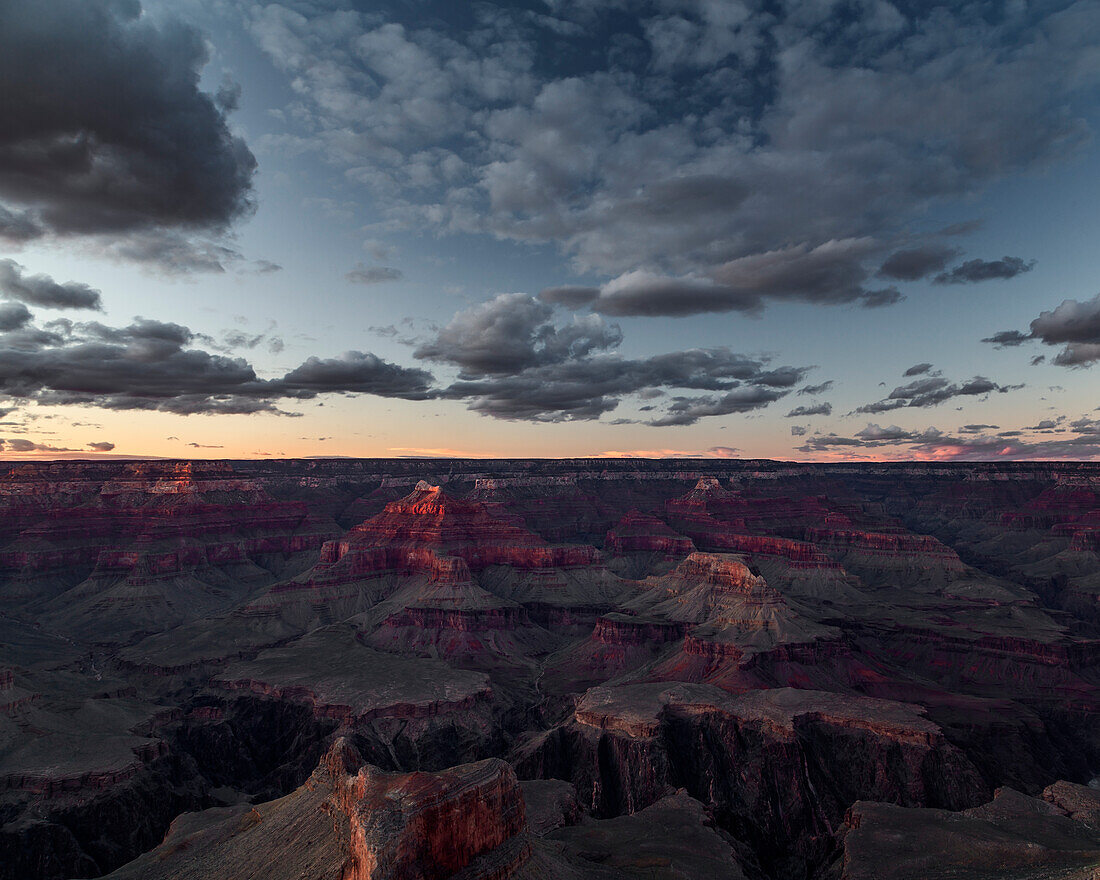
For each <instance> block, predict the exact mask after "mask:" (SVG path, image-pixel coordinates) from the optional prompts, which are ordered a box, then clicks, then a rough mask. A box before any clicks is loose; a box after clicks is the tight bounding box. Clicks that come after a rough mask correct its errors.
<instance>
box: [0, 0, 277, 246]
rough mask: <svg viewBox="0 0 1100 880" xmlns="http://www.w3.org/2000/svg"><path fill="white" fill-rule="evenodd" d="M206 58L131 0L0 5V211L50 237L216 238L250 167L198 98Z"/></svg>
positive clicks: (239, 145) (206, 100)
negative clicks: (156, 232)
mask: <svg viewBox="0 0 1100 880" xmlns="http://www.w3.org/2000/svg"><path fill="white" fill-rule="evenodd" d="M206 60H207V50H206V46H205V43H204V41H203V38H202V35H201V34H199V33H198V32H197V31H196V30H195V29H194V28H192V27H190V26H187V25H184V24H182V23H180V22H178V21H173V20H163V21H160V20H157V19H155V18H154V17H152V16H150V15H148V14H145V15H143V14H142V9H141V5H140V4H139V3H138V2H137V0H51V2H49V3H22V2H4V3H0V106H3V108H4V114H3V115H4V124H3V125H2V126H0V201H3V202H6V203H7V205H8V210H9V211H10V210H11V209H12V206H13V205H14V206H18V207H19V208H22V209H26V210H27V211H29V212H30V218H33V219H30V218H28V219H29V222H33V223H35V224H40V225H42V226H44V227H46V228H48V229H49V230H51V231H53V232H55V233H58V234H87V233H104V232H126V231H131V230H143V229H146V228H149V227H164V228H179V229H188V230H209V229H215V230H218V229H224V228H225V227H226V226H227V225H228V224H229V223H231V222H232V221H233V220H234V219H235V218H236V217H238V216H239V215H240V214H242V213H243V212H244V211H246V210H247V209H248V207H249V193H250V188H251V182H252V174H253V171H254V169H255V167H256V161H255V159H254V158H253V156H252V153H251V152H249V150H248V148H247V147H246V146H245V144H244V142H243V141H242V140H241V139H240V138H237V137H234V136H233V135H232V134H231V133H230V131H229V129H228V127H227V125H226V119H225V110H224V108H223V107H220V106H219V105H218V104H217V102H216V101H215V100H214V98H212V97H211V96H210V95H208V94H205V93H203V92H201V91H200V90H199V87H198V79H199V71H200V69H201V68H202V67H203V65H204V64H205V63H206Z"/></svg>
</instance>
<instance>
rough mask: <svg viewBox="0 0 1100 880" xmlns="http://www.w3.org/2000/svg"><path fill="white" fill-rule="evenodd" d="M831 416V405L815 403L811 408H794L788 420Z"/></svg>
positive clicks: (788, 415) (788, 414)
mask: <svg viewBox="0 0 1100 880" xmlns="http://www.w3.org/2000/svg"><path fill="white" fill-rule="evenodd" d="M832 414H833V406H832V404H831V403H815V404H814V405H813V406H796V407H795V408H794V409H792V410H791V411H790V412H789V413H787V418H788V419H797V418H803V417H805V416H830V415H832Z"/></svg>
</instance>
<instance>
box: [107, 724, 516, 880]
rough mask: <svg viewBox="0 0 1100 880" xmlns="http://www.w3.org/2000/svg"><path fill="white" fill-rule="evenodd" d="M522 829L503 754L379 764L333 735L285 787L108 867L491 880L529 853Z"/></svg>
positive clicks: (184, 874) (346, 879)
mask: <svg viewBox="0 0 1100 880" xmlns="http://www.w3.org/2000/svg"><path fill="white" fill-rule="evenodd" d="M526 830H527V826H526V820H525V815H524V804H523V797H522V794H521V793H520V789H519V785H518V783H517V782H516V777H515V774H514V773H513V772H512V769H511V768H510V767H509V766H508V765H507V764H505V763H504V762H503V761H500V760H496V759H492V760H488V761H482V762H479V763H476V764H465V765H460V766H458V767H454V768H452V769H450V770H447V771H444V772H442V773H385V772H383V771H381V770H379V769H378V768H377V767H373V766H371V765H369V764H365V762H364V761H363V759H362V757H361V756H360V755H359V752H358V751H357V750H356V748H355V746H354V745H353V744H352V743H351V742H350V741H349V740H346V739H340V740H337V741H336V742H335V743H334V744H333V745H332V747H331V748H330V749H329V750H328V752H327V753H326V754H325V755H324V757H323V758H322V759H321V761H320V763H319V764H318V766H317V769H316V770H315V771H314V772H313V774H312V775H311V776H310V778H309V779H308V780H307V781H306V782H305V784H304V785H302V786H301V787H300V788H298V789H297V790H295V791H294V792H292V793H291V794H289V795H287V796H286V797H283V798H280V799H277V800H274V801H269V802H267V803H264V804H260V805H259V806H256V807H249V806H246V805H242V806H239V807H232V808H223V809H216V810H208V811H206V812H204V813H194V814H188V815H186V816H183V817H181V819H179V820H177V821H176V822H175V823H174V824H173V826H172V829H171V830H170V831H169V833H168V836H167V838H166V839H165V841H164V843H163V844H162V845H161V846H160V847H159V848H158V849H156V850H154V851H153V852H151V853H149V854H148V855H147V856H144V857H142V858H140V859H138V860H137V861H136V862H133V863H131V864H130V865H128V866H126V867H125V868H123V869H121V870H119V871H118V872H116V873H114V874H112V875H110V876H111V877H114V878H117V880H123V878H138V877H140V878H145V880H157V878H165V880H167V878H191V880H200V878H210V880H213V878H215V877H244V876H249V877H265V878H268V880H292V878H295V880H296V878H299V877H311V878H317V880H415V878H424V880H442V878H445V877H451V876H453V875H455V874H456V873H457V872H459V871H463V870H465V871H467V873H466V874H464V875H463V876H464V877H469V878H470V880H489V878H500V877H508V876H512V875H513V874H514V873H515V872H517V871H518V870H519V869H520V868H522V866H523V865H524V864H525V863H526V861H527V860H528V859H529V858H530V854H531V845H530V842H529V841H528V839H527V834H526ZM288 840H292V841H300V842H301V845H300V846H298V847H292V848H288V847H287V845H286V844H287V841H288Z"/></svg>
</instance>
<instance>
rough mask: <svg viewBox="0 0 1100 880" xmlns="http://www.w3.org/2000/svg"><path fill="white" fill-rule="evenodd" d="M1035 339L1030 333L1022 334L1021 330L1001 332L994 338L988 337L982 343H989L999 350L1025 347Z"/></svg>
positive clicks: (995, 334)
mask: <svg viewBox="0 0 1100 880" xmlns="http://www.w3.org/2000/svg"><path fill="white" fill-rule="evenodd" d="M1032 338H1033V337H1032V336H1031V334H1029V333H1021V332H1020V331H1019V330H1001V331H1000V332H999V333H994V334H993V335H992V336H987V337H986V338H985V339H983V340H982V342H988V343H990V344H991V345H995V346H997V348H1008V347H1011V346H1014V345H1023V344H1024V343H1025V342H1030V341H1031V339H1032Z"/></svg>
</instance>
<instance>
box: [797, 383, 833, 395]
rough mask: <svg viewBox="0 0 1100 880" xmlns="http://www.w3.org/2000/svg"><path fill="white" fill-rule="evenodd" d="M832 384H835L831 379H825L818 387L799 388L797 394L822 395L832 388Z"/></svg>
mask: <svg viewBox="0 0 1100 880" xmlns="http://www.w3.org/2000/svg"><path fill="white" fill-rule="evenodd" d="M834 384H835V383H834V382H833V380H832V379H827V380H825V381H824V382H822V383H820V384H818V385H806V386H804V387H802V388H799V389H798V393H799V394H810V395H817V394H824V393H825V392H826V391H828V390H829V389H830V388H832V387H833V385H834Z"/></svg>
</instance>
